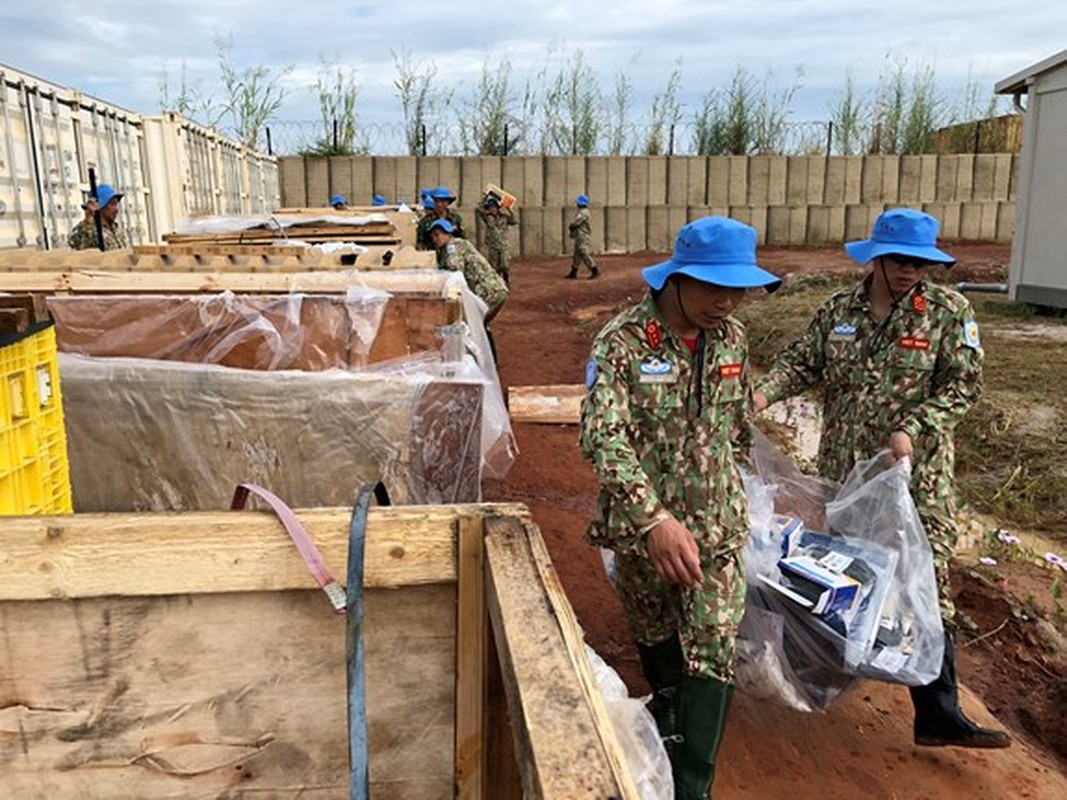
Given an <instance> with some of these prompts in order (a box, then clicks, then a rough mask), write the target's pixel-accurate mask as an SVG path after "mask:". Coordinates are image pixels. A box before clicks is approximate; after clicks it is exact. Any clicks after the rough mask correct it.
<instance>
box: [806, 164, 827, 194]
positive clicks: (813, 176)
mask: <svg viewBox="0 0 1067 800" xmlns="http://www.w3.org/2000/svg"><path fill="white" fill-rule="evenodd" d="M806 160H807V162H808V170H807V171H808V194H807V197H806V199H805V204H810V205H817V206H818V205H822V204H823V203H825V202H826V201H825V200H824V199H823V198H824V193H825V191H826V161H827V159H826V156H808V157H807V159H806Z"/></svg>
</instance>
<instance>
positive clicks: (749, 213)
mask: <svg viewBox="0 0 1067 800" xmlns="http://www.w3.org/2000/svg"><path fill="white" fill-rule="evenodd" d="M730 217H731V218H732V219H736V220H737V221H738V222H743V223H745V224H746V225H751V226H752V227H753V228H755V229H756V233H757V238H756V243H757V244H760V245H764V244H766V243H767V206H730Z"/></svg>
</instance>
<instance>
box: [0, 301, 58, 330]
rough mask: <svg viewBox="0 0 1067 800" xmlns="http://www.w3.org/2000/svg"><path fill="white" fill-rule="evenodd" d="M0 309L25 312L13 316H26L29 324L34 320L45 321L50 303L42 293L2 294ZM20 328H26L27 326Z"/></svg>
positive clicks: (19, 317)
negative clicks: (48, 303)
mask: <svg viewBox="0 0 1067 800" xmlns="http://www.w3.org/2000/svg"><path fill="white" fill-rule="evenodd" d="M0 309H7V310H13V311H15V312H23V313H22V314H19V313H16V314H14V315H13V317H12V318H13V319H21V318H22V316H25V318H26V324H27V325H29V324H30V323H33V322H45V321H46V320H47V319H48V305H47V303H46V301H45V298H44V297H42V296H40V295H32V294H22V295H14V296H0ZM20 330H25V328H21V329H20Z"/></svg>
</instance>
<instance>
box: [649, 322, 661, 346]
mask: <svg viewBox="0 0 1067 800" xmlns="http://www.w3.org/2000/svg"><path fill="white" fill-rule="evenodd" d="M645 336H647V337H648V346H649V347H651V348H652V349H653V350H654V349H656V348H657V347H659V346H660V343H661V342H662V341H663V331H661V330H660V328H659V323H658V322H656V320H654V319H650V320H649V321H648V324H647V325H645Z"/></svg>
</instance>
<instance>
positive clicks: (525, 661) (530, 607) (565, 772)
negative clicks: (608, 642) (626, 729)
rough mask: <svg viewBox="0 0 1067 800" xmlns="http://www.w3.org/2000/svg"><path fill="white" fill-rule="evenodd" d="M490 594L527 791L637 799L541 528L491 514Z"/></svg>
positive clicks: (570, 797)
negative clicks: (542, 536) (549, 556)
mask: <svg viewBox="0 0 1067 800" xmlns="http://www.w3.org/2000/svg"><path fill="white" fill-rule="evenodd" d="M486 531H487V535H486V543H485V546H486V559H487V576H488V577H487V581H488V586H489V591H488V596H487V603H488V606H489V614H490V618H491V619H492V623H493V634H494V637H495V640H496V644H497V649H498V653H499V655H500V667H501V670H502V673H503V677H504V685H505V690H506V692H507V696H508V705H509V707H510V709H511V713H512V730H513V731H514V734H515V747H516V752H517V754H518V758H519V762H520V769H521V772H522V778H523V789H524V792H525V795H526V797H529V798H545V799H546V800H548V799H550V798H551V799H554V798H559V800H575V799H576V798H598V799H600V798H603V799H604V800H606V798H622V799H623V800H630V798H634V799H636V798H637V797H638V794H637V788H636V786H635V785H634V782H633V778H632V776H631V775H630V774H629V772H628V770H627V768H626V767H625V765H624V763H623V759H622V756H621V750H620V748H619V745H618V742H617V740H616V739H615V734H614V729H613V728H612V727H611V722H610V719H609V718H608V715H607V711H606V708H605V706H604V701H603V698H602V697H601V695H600V691H599V689H598V687H597V685H596V681H595V679H594V678H593V675H592V669H591V667H590V666H589V662H588V659H587V658H586V656H585V651H584V644H583V642H582V640H581V635H580V633H579V632H578V623H577V621H576V620H575V618H574V612H573V610H572V609H571V607H570V604H569V603H568V602H567V599H566V596H565V594H564V593H563V588H562V586H561V585H560V583H559V579H558V577H557V576H556V574H555V571H554V570H553V568H552V565H551V562H550V561H549V560H548V554H547V551H546V550H545V548H544V544H543V541H541V534H540V532H539V531H538V530H537V527H536V526H534V525H532V524H529V525H524V524H523V523H522V522H521V521H519V520H514V519H507V518H492V517H490V518H488V519H486Z"/></svg>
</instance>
